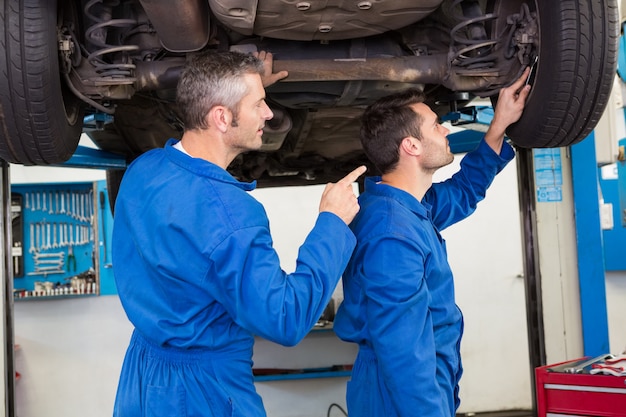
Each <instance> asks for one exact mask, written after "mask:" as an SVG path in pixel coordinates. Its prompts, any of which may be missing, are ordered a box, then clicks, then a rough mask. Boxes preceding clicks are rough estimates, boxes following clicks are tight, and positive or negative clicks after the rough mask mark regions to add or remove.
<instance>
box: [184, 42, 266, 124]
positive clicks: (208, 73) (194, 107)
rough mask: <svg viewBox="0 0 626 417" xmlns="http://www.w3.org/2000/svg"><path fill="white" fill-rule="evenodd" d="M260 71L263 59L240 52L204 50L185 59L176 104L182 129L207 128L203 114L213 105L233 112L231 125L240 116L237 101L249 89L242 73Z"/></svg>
mask: <svg viewBox="0 0 626 417" xmlns="http://www.w3.org/2000/svg"><path fill="white" fill-rule="evenodd" d="M245 74H259V75H263V63H262V62H261V61H260V60H259V59H257V58H256V57H254V56H253V55H250V54H243V53H241V52H234V51H230V52H216V51H206V52H202V53H199V54H196V55H194V56H193V57H191V59H190V60H189V61H188V62H187V64H186V66H185V68H184V69H183V72H182V74H181V77H180V80H179V81H178V89H177V91H176V104H177V105H178V112H179V114H180V116H181V119H182V122H183V123H184V125H185V130H193V129H206V128H208V127H209V126H208V125H207V121H206V115H207V113H208V112H209V111H210V110H211V109H212V108H213V107H215V106H224V107H226V108H228V109H229V110H230V111H232V113H233V125H234V126H236V123H237V119H238V117H239V103H240V102H241V100H242V99H243V97H244V96H245V95H246V94H247V93H248V89H247V86H246V85H245V83H243V82H242V80H241V77H243V76H244V75H245Z"/></svg>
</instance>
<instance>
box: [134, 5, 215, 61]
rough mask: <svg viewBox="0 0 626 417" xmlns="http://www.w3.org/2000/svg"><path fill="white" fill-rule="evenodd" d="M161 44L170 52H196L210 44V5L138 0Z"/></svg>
mask: <svg viewBox="0 0 626 417" xmlns="http://www.w3.org/2000/svg"><path fill="white" fill-rule="evenodd" d="M140 2H141V5H142V6H143V8H144V10H145V11H146V14H147V15H148V17H149V19H150V22H151V23H152V25H153V26H154V28H155V29H156V31H157V33H158V34H159V38H160V39H161V44H162V45H163V47H165V48H166V49H167V50H169V51H172V52H192V51H198V50H200V49H202V48H203V47H205V46H206V44H207V42H208V41H209V5H208V2H207V1H206V0H184V1H183V0H181V1H177V2H176V5H175V6H173V5H172V1H171V0H140Z"/></svg>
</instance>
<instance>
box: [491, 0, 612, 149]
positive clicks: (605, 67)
mask: <svg viewBox="0 0 626 417" xmlns="http://www.w3.org/2000/svg"><path fill="white" fill-rule="evenodd" d="M495 3H496V4H499V5H498V6H496V7H497V8H498V7H500V8H504V9H508V8H509V7H512V4H517V5H519V2H515V1H510V0H499V1H496V2H495ZM535 3H536V11H537V15H538V19H539V32H540V40H539V43H540V45H539V60H538V64H537V72H536V76H535V80H534V83H533V87H532V90H531V94H530V96H529V98H528V102H527V105H526V108H525V110H524V113H523V115H522V118H521V119H520V120H519V121H518V122H517V123H515V124H513V125H511V126H510V127H509V129H508V130H507V136H509V137H510V138H511V140H512V141H513V142H514V143H515V144H516V145H517V146H519V147H522V148H554V147H563V146H569V145H573V144H575V143H578V142H580V141H581V140H583V139H584V138H585V137H587V136H588V135H589V134H590V133H591V131H592V130H593V129H594V127H595V126H596V124H597V123H598V121H599V120H600V117H601V116H602V114H603V112H604V109H605V108H606V105H607V103H608V100H609V96H610V93H611V89H612V87H613V82H614V79H615V73H616V70H617V57H618V41H619V32H620V29H619V13H618V8H617V1H616V0H558V1H554V0H537V1H536V2H535ZM531 4H532V2H531ZM509 11H510V12H511V13H514V12H515V11H511V10H509Z"/></svg>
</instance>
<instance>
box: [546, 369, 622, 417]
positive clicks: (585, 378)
mask: <svg viewBox="0 0 626 417" xmlns="http://www.w3.org/2000/svg"><path fill="white" fill-rule="evenodd" d="M589 359H590V358H580V359H576V360H573V361H568V362H563V363H559V364H555V365H548V366H542V367H539V368H536V369H535V377H536V379H535V382H536V390H537V416H538V417H546V416H550V415H559V416H585V417H586V416H593V417H626V376H613V375H602V374H590V373H589V371H588V369H589V368H590V366H586V367H580V368H577V366H579V365H580V364H582V365H585V364H588V363H589Z"/></svg>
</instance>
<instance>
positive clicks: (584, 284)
mask: <svg viewBox="0 0 626 417" xmlns="http://www.w3.org/2000/svg"><path fill="white" fill-rule="evenodd" d="M571 152H572V177H573V178H572V179H573V186H574V214H575V217H576V246H577V249H578V275H579V281H580V308H581V321H582V329H583V347H584V354H585V356H592V357H596V356H600V355H603V354H606V353H610V348H609V324H608V316H607V307H606V287H605V277H604V272H605V267H604V251H603V246H602V245H603V242H602V226H601V224H600V203H599V201H600V196H599V194H598V189H599V181H600V180H599V176H598V164H597V162H596V148H595V135H594V134H593V133H592V134H591V135H590V136H589V137H588V138H586V139H585V140H583V141H582V142H580V143H578V144H576V145H574V146H572V147H571Z"/></svg>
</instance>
